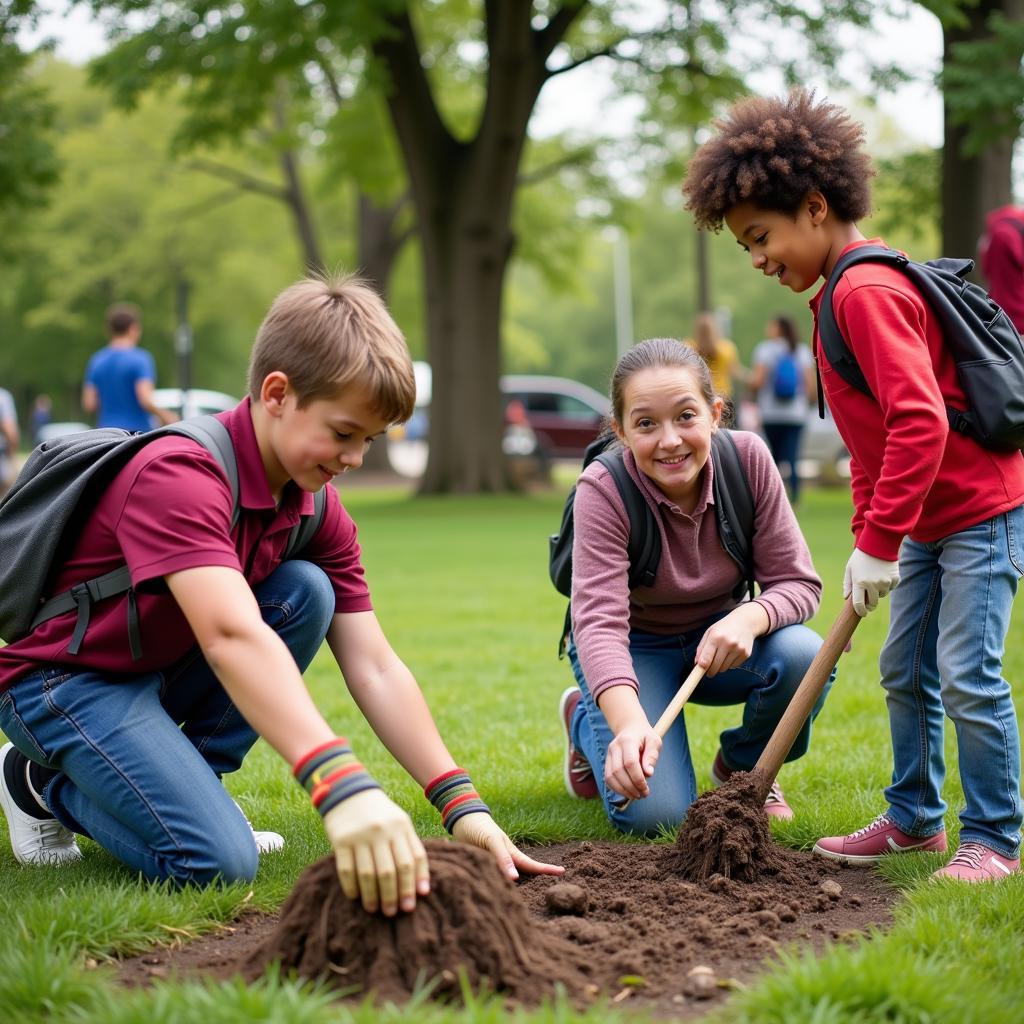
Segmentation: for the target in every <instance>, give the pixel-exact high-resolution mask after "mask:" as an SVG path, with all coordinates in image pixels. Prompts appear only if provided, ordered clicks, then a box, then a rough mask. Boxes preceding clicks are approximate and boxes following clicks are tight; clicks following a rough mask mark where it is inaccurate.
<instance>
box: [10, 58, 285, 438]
mask: <svg viewBox="0 0 1024 1024" xmlns="http://www.w3.org/2000/svg"><path fill="white" fill-rule="evenodd" d="M33 83H34V87H36V88H39V89H45V90H46V91H47V92H48V93H49V95H50V96H51V97H52V103H53V106H54V109H55V111H56V125H57V127H58V128H59V133H60V143H59V146H58V156H59V159H60V161H61V164H62V167H63V176H62V179H61V181H60V183H59V184H58V185H57V186H56V187H55V188H54V190H53V192H52V195H51V201H50V203H49V205H48V207H47V208H46V209H44V210H41V211H38V212H37V213H36V214H34V215H33V217H32V219H31V221H30V224H29V227H30V230H26V231H25V232H24V233H23V234H24V239H23V242H22V245H21V248H20V251H19V259H18V261H17V264H16V265H15V266H14V267H13V268H12V270H11V271H10V272H9V273H8V274H6V275H5V276H4V279H3V281H2V283H0V332H2V334H3V337H4V344H3V346H0V378H2V379H3V380H4V381H5V382H8V383H7V386H9V387H12V388H13V389H14V390H15V391H16V392H17V393H18V397H19V399H21V402H20V405H21V407H22V409H24V408H26V405H25V402H26V401H27V399H28V397H29V396H30V395H31V394H32V393H35V392H39V391H46V392H49V393H50V394H51V395H53V397H54V401H55V405H56V406H57V409H56V415H57V416H58V418H61V417H64V418H71V419H78V418H80V416H81V413H80V411H79V410H78V408H77V395H78V389H79V387H80V384H81V377H82V372H83V370H84V367H85V362H86V359H87V358H88V355H89V353H90V352H92V351H93V350H94V349H95V348H97V347H98V346H99V345H100V344H102V343H103V341H104V335H103V313H104V310H105V308H106V307H107V305H108V304H109V303H111V302H113V301H119V300H124V301H133V302H136V303H138V304H139V305H140V306H141V307H142V310H143V316H144V331H145V336H144V344H145V345H146V346H147V347H148V348H150V349H151V350H152V351H153V353H154V355H155V357H156V359H157V366H158V375H159V379H160V381H162V382H164V383H168V384H170V383H175V382H176V366H175V361H174V354H173V340H172V339H173V334H174V327H175V313H174V294H175V286H176V282H177V280H178V279H179V278H181V277H184V278H185V279H186V280H188V281H189V282H190V284H191V286H192V300H193V301H192V309H191V318H192V326H193V331H194V334H195V356H194V368H193V383H194V384H195V385H196V386H205V387H213V388H219V389H222V390H225V391H228V392H230V393H233V394H236V395H240V394H241V393H242V392H243V389H244V384H245V367H246V362H247V355H248V349H249V345H250V344H251V341H252V337H253V334H254V332H255V328H256V327H257V325H258V324H259V320H260V317H261V316H262V314H263V312H264V310H265V308H266V305H267V304H268V303H269V301H270V299H271V298H272V297H273V295H274V294H275V293H276V292H277V291H278V290H279V289H280V288H281V287H284V286H285V285H287V284H289V283H290V282H291V281H292V280H294V279H295V278H296V277H297V276H298V267H299V260H298V256H297V252H296V249H295V245H294V242H293V238H292V233H291V231H290V229H289V227H288V225H287V222H286V219H285V216H284V213H283V211H282V210H281V209H280V208H279V206H278V204H273V203H269V202H268V201H267V200H266V199H263V198H260V197H257V196H253V195H248V194H245V193H240V192H238V190H237V189H232V190H230V191H229V192H228V193H227V194H226V193H225V189H224V186H223V184H222V183H220V182H218V181H216V180H215V179H213V178H211V177H210V176H209V175H207V174H203V173H201V172H198V171H195V170H189V169H188V168H186V167H185V166H184V165H183V164H182V163H181V162H180V161H175V160H173V159H172V158H171V157H170V156H169V155H168V152H167V146H166V140H167V135H168V133H169V132H171V131H173V130H174V126H175V125H176V124H177V123H178V121H179V120H180V118H181V116H182V111H181V107H180V104H179V103H178V101H177V100H176V98H175V97H174V95H173V94H170V93H169V94H167V95H164V96H161V97H157V96H153V97H147V98H145V99H144V100H143V101H142V102H141V104H140V105H139V108H138V110H137V111H136V112H135V113H134V114H125V113H123V112H119V111H117V110H112V109H110V105H109V102H108V99H107V96H106V94H105V92H103V91H102V90H100V89H97V88H95V87H90V86H88V84H87V83H86V81H85V75H84V73H83V72H82V71H81V70H80V69H78V68H73V67H70V66H68V65H65V64H62V63H60V62H57V61H53V60H50V61H47V62H46V63H44V64H43V65H42V66H41V67H39V68H38V69H37V74H36V75H35V77H34V79H33ZM214 155H216V151H214Z"/></svg>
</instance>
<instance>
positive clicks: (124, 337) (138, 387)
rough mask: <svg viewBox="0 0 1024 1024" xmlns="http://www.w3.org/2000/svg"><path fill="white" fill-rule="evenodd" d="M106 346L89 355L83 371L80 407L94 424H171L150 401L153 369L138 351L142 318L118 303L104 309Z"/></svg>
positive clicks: (146, 427) (146, 355)
mask: <svg viewBox="0 0 1024 1024" xmlns="http://www.w3.org/2000/svg"><path fill="white" fill-rule="evenodd" d="M107 333H108V335H109V336H110V342H109V343H108V344H107V345H106V346H105V347H104V348H101V349H100V350H99V351H98V352H96V353H94V354H93V356H92V358H91V359H90V360H89V364H88V366H86V369H85V384H84V385H83V387H82V408H83V409H84V410H85V411H86V412H87V413H89V414H90V415H91V414H93V413H95V414H96V426H98V427H120V428H121V429H123V430H149V429H150V427H151V426H152V425H153V420H152V417H154V416H155V417H156V418H157V420H159V421H160V422H161V423H173V422H174V421H175V420H176V419H177V418H178V417H177V416H176V415H175V414H174V413H172V412H169V411H168V410H166V409H161V408H160V407H159V406H158V405H157V404H156V403H155V402H154V401H153V388H154V386H155V384H156V366H155V364H154V362H153V356H152V355H151V354H150V353H149V352H147V351H146V350H145V349H144V348H139V347H138V346H139V339H140V338H141V337H142V318H141V315H140V313H139V310H138V307H136V306H132V305H129V304H127V303H118V304H117V305H114V306H111V307H110V309H108V310H107Z"/></svg>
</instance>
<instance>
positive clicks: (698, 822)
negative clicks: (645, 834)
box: [670, 772, 784, 882]
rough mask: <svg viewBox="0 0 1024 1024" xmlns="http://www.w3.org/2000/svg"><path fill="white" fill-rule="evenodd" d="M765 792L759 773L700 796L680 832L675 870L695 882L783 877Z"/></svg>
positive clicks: (672, 864) (737, 778) (673, 859)
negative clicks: (766, 805) (716, 879)
mask: <svg viewBox="0 0 1024 1024" xmlns="http://www.w3.org/2000/svg"><path fill="white" fill-rule="evenodd" d="M763 788H764V787H763V786H762V780H761V778H760V777H759V776H758V775H757V774H756V773H754V772H734V773H733V774H732V775H730V776H729V778H728V779H727V780H726V781H725V783H724V784H723V785H722V786H721V788H719V789H711V790H708V791H707V792H706V793H701V795H700V796H699V797H697V799H696V800H695V801H694V802H693V803H692V804H691V805H690V808H689V810H688V811H687V812H686V820H685V821H684V822H683V824H682V826H681V827H680V829H679V834H678V836H677V837H676V843H675V847H674V851H673V855H672V857H671V859H670V870H672V871H674V872H675V873H676V874H679V875H682V877H683V878H689V879H690V880H691V881H694V882H703V881H706V880H707V879H709V878H711V876H712V875H724V876H725V877H726V878H738V879H740V880H741V881H744V882H752V881H754V880H755V879H757V878H760V877H762V876H763V875H772V874H778V872H779V871H780V870H781V869H782V866H783V863H784V860H783V858H782V851H781V848H780V847H779V846H777V845H776V843H775V842H774V841H773V840H772V833H771V829H770V828H769V827H768V817H767V815H766V814H765V813H764V810H763V806H764V797H763V795H762V789H763Z"/></svg>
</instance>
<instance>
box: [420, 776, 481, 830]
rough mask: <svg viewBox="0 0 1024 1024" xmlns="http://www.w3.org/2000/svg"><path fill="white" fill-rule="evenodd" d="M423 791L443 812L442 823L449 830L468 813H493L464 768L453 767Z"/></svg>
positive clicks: (429, 783)
mask: <svg viewBox="0 0 1024 1024" xmlns="http://www.w3.org/2000/svg"><path fill="white" fill-rule="evenodd" d="M423 793H424V795H425V796H426V798H427V799H428V800H429V801H430V802H431V803H432V804H433V805H434V806H435V807H436V808H437V809H438V810H439V811H440V812H441V824H442V825H444V827H445V828H446V829H447V830H448V831H449V832H451V831H452V826H454V824H455V822H457V821H458V820H459V818H462V817H465V815H467V814H475V813H476V812H477V811H484V812H485V813H487V814H490V813H491V809H490V808H489V807H488V806H487V804H485V803H484V802H483V800H481V799H480V794H479V793H478V792H477V791H476V789H475V788H474V787H473V783H472V782H471V781H470V778H469V776H468V775H467V774H466V771H465V769H463V768H453V769H452V770H451V771H450V772H445V773H444V775H438V777H437V778H436V779H434V780H433V781H432V782H428V783H427V785H426V787H425V788H424V790H423Z"/></svg>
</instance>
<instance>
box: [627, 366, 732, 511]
mask: <svg viewBox="0 0 1024 1024" xmlns="http://www.w3.org/2000/svg"><path fill="white" fill-rule="evenodd" d="M721 418H722V400H721V399H720V398H716V399H715V400H714V402H713V403H712V404H710V405H709V404H708V402H707V399H705V398H704V395H703V393H702V390H701V385H700V381H699V380H698V378H697V375H696V373H695V372H694V371H693V370H692V369H690V368H689V367H686V366H651V367H647V368H645V369H642V370H638V371H637V372H636V373H634V374H632V375H631V376H630V377H629V379H628V380H627V381H626V384H625V388H624V390H623V402H622V420H621V422H619V421H618V420H616V421H615V423H614V428H615V433H616V434H617V435H618V437H619V439H620V440H621V441H622V443H623V444H624V445H625V446H626V447H627V448H629V450H630V451H631V452H632V453H633V457H634V458H635V459H636V464H637V468H638V469H639V470H640V472H642V473H643V474H645V475H646V476H648V477H650V478H651V480H653V481H654V483H655V484H657V486H658V487H659V488H660V489H661V491H662V492H663V493H664V495H665V496H666V497H667V498H669V499H671V500H672V501H674V502H675V503H676V504H677V505H679V507H680V508H682V509H683V510H684V511H692V509H693V508H694V507H695V505H696V504H697V497H698V493H699V488H700V474H701V470H702V469H703V468H704V466H705V464H706V463H707V461H708V457H709V456H710V454H711V435H712V434H713V433H714V432H715V431H716V430H717V429H718V424H719V422H720V421H721Z"/></svg>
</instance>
